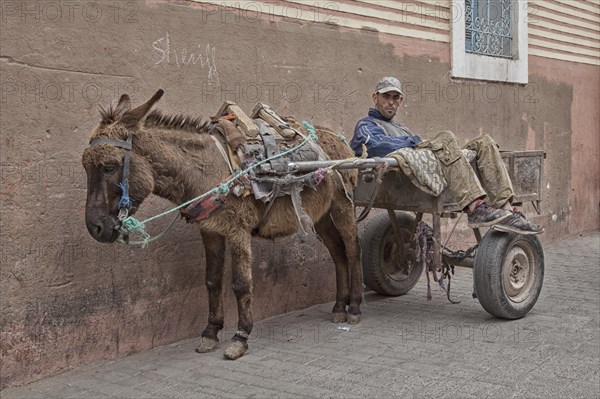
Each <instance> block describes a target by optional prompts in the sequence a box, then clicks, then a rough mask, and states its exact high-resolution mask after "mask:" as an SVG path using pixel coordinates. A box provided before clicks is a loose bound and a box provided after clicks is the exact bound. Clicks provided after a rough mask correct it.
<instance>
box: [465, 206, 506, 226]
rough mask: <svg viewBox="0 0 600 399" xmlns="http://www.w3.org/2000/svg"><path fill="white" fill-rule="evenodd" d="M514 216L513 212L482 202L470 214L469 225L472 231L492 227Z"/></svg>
mask: <svg viewBox="0 0 600 399" xmlns="http://www.w3.org/2000/svg"><path fill="white" fill-rule="evenodd" d="M512 214H513V213H512V212H511V211H507V210H506V209H498V208H494V207H492V206H489V205H488V204H486V203H483V202H482V203H480V204H479V205H477V206H476V207H475V209H473V211H471V212H469V217H468V224H469V227H470V228H472V229H477V228H479V227H485V226H491V225H495V224H496V223H498V222H501V221H503V220H504V219H506V218H509V217H511V216H512Z"/></svg>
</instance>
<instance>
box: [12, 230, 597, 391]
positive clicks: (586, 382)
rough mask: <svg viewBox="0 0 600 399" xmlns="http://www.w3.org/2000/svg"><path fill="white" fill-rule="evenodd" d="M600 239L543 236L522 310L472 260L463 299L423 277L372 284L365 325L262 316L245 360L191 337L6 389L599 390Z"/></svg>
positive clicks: (319, 310) (326, 312) (308, 314)
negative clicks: (529, 303)
mask: <svg viewBox="0 0 600 399" xmlns="http://www.w3.org/2000/svg"><path fill="white" fill-rule="evenodd" d="M599 247H600V235H599V234H598V233H597V232H596V233H594V234H591V235H587V236H584V237H579V238H575V239H568V240H564V241H561V242H557V243H551V244H547V245H545V248H544V252H545V258H546V277H545V281H544V288H543V290H542V294H541V296H540V299H539V301H538V303H537V305H536V306H535V307H534V308H533V310H532V311H531V312H530V313H529V314H528V315H527V317H525V318H523V319H521V320H516V321H505V320H498V319H495V318H493V317H491V316H489V315H488V314H487V313H486V312H485V311H484V310H483V308H482V307H481V306H480V305H479V303H478V302H477V300H476V299H471V291H472V274H471V270H469V269H465V268H457V275H456V276H455V279H453V280H452V292H453V295H452V296H453V299H455V300H460V301H461V303H460V304H451V303H449V302H448V301H447V299H446V297H445V294H444V293H443V292H442V291H440V290H439V289H434V290H433V300H432V301H431V302H427V300H426V297H425V292H426V283H425V279H424V278H423V279H421V281H419V283H418V284H417V287H415V289H413V291H411V292H410V293H408V294H407V295H404V296H402V297H397V298H392V297H381V296H377V295H374V294H372V293H369V294H367V295H366V301H367V306H365V307H364V308H363V320H362V322H361V323H360V324H358V325H353V326H347V325H345V324H343V325H336V324H332V323H330V322H329V321H328V320H329V317H330V310H331V307H332V304H331V303H328V304H323V305H317V306H313V307H311V308H308V309H305V310H302V311H296V312H292V313H288V314H285V315H282V316H278V317H273V318H270V319H268V320H263V321H261V322H258V323H256V324H255V330H254V331H253V332H252V339H251V341H250V350H249V351H248V353H247V354H246V355H245V356H244V357H243V358H241V359H239V360H237V361H233V362H232V361H226V360H224V359H223V350H224V347H225V344H224V343H221V344H220V345H219V348H218V349H217V351H215V352H212V353H209V354H204V355H200V354H197V353H195V352H194V348H195V345H196V343H197V339H190V340H186V341H182V342H178V343H176V344H172V345H168V346H165V347H161V348H157V349H155V350H152V351H149V352H144V353H140V354H136V355H132V356H129V357H126V358H123V359H119V360H116V361H110V362H104V363H100V364H96V365H92V366H84V367H81V368H78V369H77V370H74V371H70V372H67V373H64V374H61V375H58V376H55V377H52V378H48V379H45V380H42V381H38V382H36V383H33V384H30V385H28V386H24V387H19V388H8V389H5V390H3V391H2V392H0V396H1V397H2V398H6V399H8V398H108V397H110V398H215V397H217V398H248V397H256V398H268V397H271V398H300V397H317V398H344V399H346V398H365V397H369V398H374V397H377V398H392V397H401V398H411V397H413V398H427V397H431V398H436V399H439V398H503V399H504V398H578V399H579V398H600V394H599V392H600V324H599V321H600V273H599V266H598V265H599V264H600V262H599V261H600V254H599V252H600V249H599ZM339 327H349V330H348V331H344V330H342V329H339ZM232 334H233V331H226V332H224V334H223V336H224V338H225V339H229V338H230V337H231V335H232Z"/></svg>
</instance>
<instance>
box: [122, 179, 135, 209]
mask: <svg viewBox="0 0 600 399" xmlns="http://www.w3.org/2000/svg"><path fill="white" fill-rule="evenodd" d="M119 188H120V189H121V193H122V194H121V199H120V200H119V209H121V208H126V209H131V208H132V207H133V203H132V202H131V198H129V193H128V192H127V182H121V183H119Z"/></svg>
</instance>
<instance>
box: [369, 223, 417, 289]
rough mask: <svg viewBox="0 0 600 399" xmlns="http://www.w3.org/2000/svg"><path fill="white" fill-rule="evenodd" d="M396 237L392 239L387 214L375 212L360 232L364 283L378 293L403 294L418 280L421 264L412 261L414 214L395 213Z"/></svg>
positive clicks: (392, 231) (392, 234)
mask: <svg viewBox="0 0 600 399" xmlns="http://www.w3.org/2000/svg"><path fill="white" fill-rule="evenodd" d="M396 220H397V221H398V227H399V229H400V237H399V238H396V235H395V234H394V228H393V226H392V223H391V221H390V219H389V217H388V215H387V213H384V214H381V215H378V216H377V217H375V218H374V219H373V220H371V221H370V222H369V224H368V225H367V227H366V228H365V229H364V230H363V231H362V232H361V237H360V241H361V245H362V256H361V260H362V266H363V274H364V279H365V284H366V285H367V286H368V287H369V288H371V289H372V290H373V291H375V292H377V293H378V294H383V295H392V296H398V295H403V294H406V293H407V292H408V291H410V290H411V289H412V288H413V287H414V286H415V285H416V284H417V282H418V281H419V278H420V277H421V273H422V272H423V264H422V263H419V264H417V262H415V251H414V242H411V238H412V237H411V235H412V234H411V232H412V231H413V228H414V227H413V226H414V224H415V217H414V216H412V215H410V214H407V213H403V212H398V213H396Z"/></svg>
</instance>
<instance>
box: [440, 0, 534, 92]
mask: <svg viewBox="0 0 600 399" xmlns="http://www.w3.org/2000/svg"><path fill="white" fill-rule="evenodd" d="M512 1H513V10H512V13H513V18H514V20H513V32H512V33H513V36H512V37H513V58H512V59H508V58H501V57H493V56H488V55H481V54H473V53H467V52H466V50H465V0H452V4H451V6H452V7H451V9H452V19H451V21H450V25H451V30H452V33H451V47H452V77H453V78H464V79H479V80H490V81H495V82H511V83H521V84H527V83H528V82H529V70H528V62H527V57H528V51H527V34H528V33H527V31H528V30H527V0H512ZM515 44H516V45H515Z"/></svg>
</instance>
